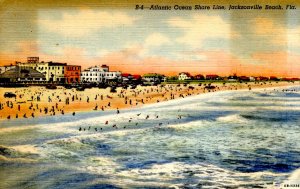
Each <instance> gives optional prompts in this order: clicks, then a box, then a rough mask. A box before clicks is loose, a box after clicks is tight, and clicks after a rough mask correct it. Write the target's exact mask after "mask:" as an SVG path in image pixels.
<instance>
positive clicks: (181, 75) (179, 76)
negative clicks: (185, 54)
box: [178, 72, 192, 80]
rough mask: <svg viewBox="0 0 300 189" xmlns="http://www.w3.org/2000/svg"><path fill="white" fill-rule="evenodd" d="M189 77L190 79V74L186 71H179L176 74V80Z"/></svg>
mask: <svg viewBox="0 0 300 189" xmlns="http://www.w3.org/2000/svg"><path fill="white" fill-rule="evenodd" d="M189 79H192V76H191V74H190V73H188V72H181V73H179V75H178V80H189Z"/></svg>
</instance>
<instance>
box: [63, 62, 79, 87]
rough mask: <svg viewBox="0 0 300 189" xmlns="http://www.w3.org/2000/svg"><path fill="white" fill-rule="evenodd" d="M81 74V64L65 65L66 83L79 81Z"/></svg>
mask: <svg viewBox="0 0 300 189" xmlns="http://www.w3.org/2000/svg"><path fill="white" fill-rule="evenodd" d="M80 74H81V66H77V65H66V66H65V78H66V83H79V82H80Z"/></svg>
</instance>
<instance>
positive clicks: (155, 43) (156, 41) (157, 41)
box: [144, 33, 171, 48]
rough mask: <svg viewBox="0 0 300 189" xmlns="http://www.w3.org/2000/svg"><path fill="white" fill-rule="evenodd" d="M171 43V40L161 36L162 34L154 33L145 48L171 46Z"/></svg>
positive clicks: (148, 38) (146, 42)
mask: <svg viewBox="0 0 300 189" xmlns="http://www.w3.org/2000/svg"><path fill="white" fill-rule="evenodd" d="M170 42H171V41H170V39H169V38H168V37H167V36H165V35H163V34H161V33H152V34H150V35H149V36H148V37H147V38H146V39H145V43H144V46H145V47H148V48H149V47H160V46H162V45H165V44H169V43H170Z"/></svg>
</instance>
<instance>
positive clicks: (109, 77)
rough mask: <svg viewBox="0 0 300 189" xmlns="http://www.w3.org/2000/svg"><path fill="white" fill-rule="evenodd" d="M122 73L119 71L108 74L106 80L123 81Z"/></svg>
mask: <svg viewBox="0 0 300 189" xmlns="http://www.w3.org/2000/svg"><path fill="white" fill-rule="evenodd" d="M121 79H122V73H121V72H119V71H116V72H106V75H105V80H121Z"/></svg>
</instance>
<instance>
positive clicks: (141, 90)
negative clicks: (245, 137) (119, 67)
mask: <svg viewBox="0 0 300 189" xmlns="http://www.w3.org/2000/svg"><path fill="white" fill-rule="evenodd" d="M212 86H215V87H216V88H215V89H209V90H208V89H204V85H202V86H198V84H189V85H187V86H183V85H182V84H181V85H180V86H178V85H177V84H165V85H163V87H161V86H138V87H137V88H136V89H121V88H118V89H117V92H116V93H110V91H109V88H107V89H98V88H92V89H86V91H76V90H75V89H64V88H59V89H56V90H51V89H50V90H49V89H45V88H44V87H28V88H0V101H1V104H2V108H3V109H2V110H0V120H1V121H4V120H9V119H19V118H23V117H24V115H25V116H26V119H34V118H35V117H44V116H55V115H64V114H73V112H75V115H74V116H76V113H78V112H86V113H88V112H93V111H107V110H116V112H118V111H120V110H128V109H132V108H137V107H142V106H144V105H148V104H156V103H160V102H167V101H170V100H174V99H179V98H186V97H189V96H197V95H201V94H209V93H215V92H220V91H241V90H264V89H273V88H274V89H275V88H281V87H292V86H300V83H298V82H295V83H290V82H259V83H256V84H254V83H248V84H247V83H226V84H225V85H223V83H212ZM191 88H193V89H191ZM4 92H14V93H15V94H17V98H16V99H14V98H4V97H3V95H4ZM20 95H21V96H20ZM19 97H21V98H19ZM38 98H39V100H38ZM67 101H69V102H67ZM22 102H25V103H22ZM46 109H47V112H46V111H45V110H46ZM102 109H103V110H102Z"/></svg>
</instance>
